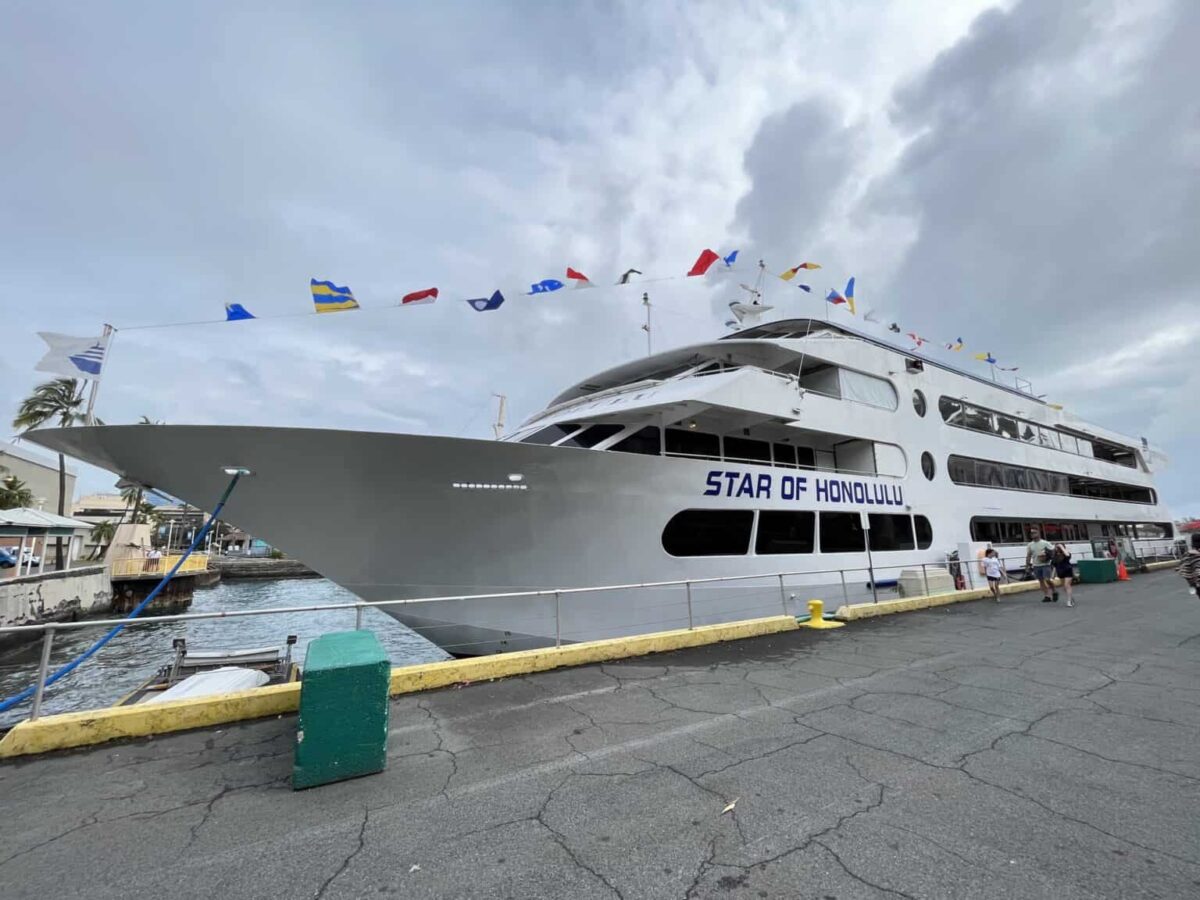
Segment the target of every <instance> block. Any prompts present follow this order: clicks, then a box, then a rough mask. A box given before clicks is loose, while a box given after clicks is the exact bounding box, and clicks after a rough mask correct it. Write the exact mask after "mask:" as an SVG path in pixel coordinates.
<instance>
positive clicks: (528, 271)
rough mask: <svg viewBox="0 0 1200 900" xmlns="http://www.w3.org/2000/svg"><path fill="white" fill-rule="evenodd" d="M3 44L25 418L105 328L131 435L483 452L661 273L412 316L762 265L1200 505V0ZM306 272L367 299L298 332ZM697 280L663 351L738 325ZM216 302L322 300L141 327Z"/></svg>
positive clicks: (9, 288) (6, 195)
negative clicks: (39, 371) (961, 356)
mask: <svg viewBox="0 0 1200 900" xmlns="http://www.w3.org/2000/svg"><path fill="white" fill-rule="evenodd" d="M0 33H3V34H4V35H5V36H6V41H5V52H4V53H3V54H0V83H2V84H3V85H4V86H5V88H4V90H3V91H2V92H0V115H2V116H3V121H4V122H5V139H4V140H3V141H0V297H3V298H5V299H4V301H3V309H4V316H3V325H2V327H3V330H4V340H3V342H0V384H3V385H4V386H5V388H6V390H5V391H4V395H5V399H3V400H0V414H2V415H3V417H4V421H6V422H7V421H9V420H10V419H11V416H12V413H13V412H15V409H16V405H17V402H18V400H19V398H20V397H21V396H23V395H24V394H25V393H26V392H27V391H28V389H29V388H30V387H32V385H33V384H34V383H36V381H37V380H38V376H37V375H35V373H33V371H32V367H33V365H34V363H35V362H36V361H37V359H38V358H39V356H40V355H41V352H42V347H41V343H40V341H39V340H38V339H37V338H36V337H35V336H34V332H36V331H39V330H50V331H61V332H66V333H74V334H80V335H86V334H91V333H96V332H98V331H99V328H100V326H101V324H102V323H104V322H110V323H112V324H114V325H116V326H117V327H118V328H119V329H120V331H119V334H118V337H117V339H116V343H115V345H114V348H113V356H112V359H111V363H110V368H109V371H108V373H107V377H106V381H105V384H104V389H103V391H102V394H101V399H100V404H99V413H100V414H101V416H103V417H104V418H105V419H106V420H107V421H109V422H123V421H134V420H136V419H137V418H138V417H139V416H141V415H143V414H145V415H149V416H151V417H152V418H155V419H163V420H167V421H169V422H225V423H262V424H289V425H320V426H333V427H353V428H363V429H382V430H402V431H415V432H420V433H440V434H451V435H465V436H478V437H482V436H486V435H488V434H489V433H490V429H489V422H490V419H491V416H492V414H493V412H492V406H491V404H492V403H493V402H494V401H492V399H491V395H492V394H493V393H505V394H507V395H508V397H509V403H510V425H511V424H514V423H515V422H516V421H519V420H520V419H523V418H524V417H525V416H527V415H529V414H531V413H533V412H535V411H536V410H537V409H538V408H539V407H540V406H542V405H544V404H545V402H546V401H547V400H548V399H549V398H550V397H551V396H553V395H554V394H555V393H557V391H558V390H559V389H561V388H562V387H564V386H566V385H567V384H570V383H573V382H574V381H576V380H578V379H580V378H582V377H584V376H586V375H588V374H589V373H591V372H593V371H596V370H599V369H602V368H606V367H608V366H610V365H614V364H616V363H618V362H620V361H623V360H626V359H629V358H632V357H635V356H637V355H639V354H641V353H643V352H644V347H645V335H644V334H643V333H642V332H641V331H640V330H639V326H640V324H641V322H642V316H643V311H642V308H641V305H640V289H638V290H633V291H628V290H627V291H618V290H608V289H606V290H598V291H594V292H591V293H589V294H586V295H580V294H573V295H565V294H563V293H560V294H554V295H551V296H548V297H539V298H530V297H513V298H510V300H509V302H508V303H507V304H506V305H505V306H504V307H503V308H502V309H501V310H499V311H498V312H495V313H488V314H480V313H475V312H472V311H471V310H470V309H469V308H467V307H466V305H465V304H461V303H457V304H450V303H446V302H442V303H438V304H435V305H433V306H425V307H419V308H410V309H406V310H398V309H394V308H392V309H389V308H388V307H389V306H390V305H394V304H395V302H396V300H397V298H398V297H399V296H400V295H402V294H404V293H406V292H408V291H411V290H416V289H420V288H425V287H430V286H433V285H436V286H438V287H439V288H440V289H441V290H442V291H443V293H445V294H451V295H453V294H458V295H460V296H461V295H467V296H479V295H484V294H488V293H490V292H491V291H492V290H493V289H494V288H495V287H497V286H505V285H521V284H524V285H528V284H529V283H530V282H532V281H537V280H539V279H541V278H545V277H550V276H555V275H558V276H560V277H561V274H562V271H563V269H564V267H565V266H566V265H573V266H575V267H576V268H579V269H582V270H583V271H584V272H586V273H588V274H589V275H591V276H592V277H593V278H594V279H595V280H596V281H612V280H614V277H613V276H614V275H615V274H617V273H620V272H621V271H623V270H624V269H626V268H629V267H636V268H638V269H641V270H642V271H643V272H645V273H646V274H647V276H650V275H676V274H681V273H682V272H683V271H685V270H686V268H687V267H688V266H689V265H690V264H691V262H692V260H693V259H694V258H695V256H696V254H697V252H698V250H699V249H700V248H702V247H705V246H712V247H714V248H715V249H718V250H722V251H727V250H729V249H732V248H734V247H740V248H741V249H742V255H743V257H744V258H746V259H747V260H748V261H750V262H753V261H754V260H756V259H757V258H759V257H762V258H763V259H765V260H766V261H767V263H768V266H769V267H770V268H771V269H772V270H775V271H781V270H782V269H783V268H785V267H787V266H789V265H792V264H794V263H796V262H799V261H800V260H801V259H804V258H809V259H817V260H820V261H821V262H823V263H824V265H825V268H824V269H823V270H822V271H821V272H820V273H817V274H818V275H819V276H821V277H819V278H816V279H814V287H816V288H818V290H819V291H823V290H824V289H825V288H827V287H828V286H830V284H834V283H837V284H841V283H842V282H843V281H844V280H845V277H846V276H847V275H849V274H854V275H856V276H857V278H858V284H859V289H858V293H859V295H860V297H862V298H863V299H862V301H860V302H863V303H865V304H866V305H875V306H880V307H884V308H886V309H888V310H891V311H895V312H896V314H897V315H898V316H900V317H901V318H902V321H904V322H905V323H906V324H908V325H910V326H911V327H913V328H914V329H915V330H917V331H920V332H922V333H923V334H925V335H927V336H929V337H931V338H934V339H938V338H941V339H943V340H946V339H951V338H953V337H957V336H958V335H962V336H963V338H964V339H965V340H966V341H967V343H968V344H969V345H971V346H973V347H976V348H979V349H987V350H990V351H992V352H993V353H994V354H996V356H997V357H1000V358H1001V359H1002V360H1003V361H1004V362H1006V363H1011V364H1013V365H1020V366H1021V372H1022V374H1028V376H1029V377H1030V378H1031V379H1032V381H1033V383H1034V386H1035V388H1036V390H1037V391H1038V392H1039V393H1042V392H1046V393H1048V394H1049V395H1050V397H1051V399H1053V400H1056V401H1058V402H1061V403H1064V404H1065V405H1066V406H1067V407H1068V408H1069V409H1071V410H1073V411H1075V412H1078V413H1079V414H1081V415H1083V416H1084V417H1085V418H1089V419H1092V420H1094V421H1096V422H1098V423H1101V424H1103V425H1106V426H1109V427H1113V428H1116V429H1118V430H1121V431H1124V432H1127V433H1130V434H1133V435H1146V436H1147V437H1148V438H1149V439H1150V440H1151V441H1153V442H1155V443H1156V444H1159V445H1161V446H1162V447H1164V448H1165V450H1166V451H1167V452H1168V454H1169V455H1170V456H1171V457H1172V466H1171V469H1170V470H1169V471H1168V472H1167V473H1165V474H1163V475H1162V476H1161V481H1160V484H1161V488H1162V493H1163V495H1164V497H1165V499H1166V500H1167V502H1169V503H1170V504H1171V505H1172V507H1173V509H1174V511H1175V512H1176V513H1177V514H1182V513H1189V514H1200V480H1198V479H1197V478H1196V477H1195V472H1196V466H1197V462H1200V452H1198V451H1197V438H1200V415H1198V414H1197V409H1196V398H1197V397H1200V365H1197V363H1198V361H1200V360H1198V354H1197V349H1198V348H1200V268H1198V267H1197V260H1196V256H1197V251H1198V250H1200V93H1198V92H1197V90H1196V85H1197V84H1198V83H1200V63H1198V62H1197V57H1196V51H1195V47H1196V45H1197V42H1198V41H1200V4H1197V3H1195V2H1189V0H1174V2H1172V0H1139V2H1136V3H1134V2H1126V3H1122V2H1109V0H1098V2H1090V3H1087V2H1079V0H1071V2H1056V0H1036V2H1035V0H1018V2H1015V3H1011V2H1010V3H1001V4H998V5H997V4H993V3H987V2H980V3H976V2H971V0H960V2H956V3H953V4H946V3H935V2H928V3H920V2H884V0H881V2H874V3H859V4H845V3H836V2H832V0H822V2H797V3H757V2H753V0H745V2H741V3H729V2H722V3H711V4H709V3H702V2H683V0H681V2H650V3H642V2H632V0H631V2H628V3H620V2H613V3H571V4H557V3H534V2H518V3H510V4H503V5H502V4H498V3H490V2H488V3H484V2H477V3H459V2H447V3H439V4H425V5H417V4H395V3H384V2H379V3H352V2H346V3H338V4H333V3H321V4H316V3H313V4H306V3H303V2H298V0H297V2H288V3H273V4H254V3H245V2H242V3H230V4H222V3H215V2H206V3H194V4H193V3H183V2H177V3H170V4H157V3H133V2H128V3H112V2H110V3H102V4H101V3H96V4H84V5H80V4H66V3H54V2H46V0H38V2H28V3H26V2H21V0H15V2H14V0H8V2H6V3H4V4H3V5H0ZM310 276H315V277H317V278H328V279H332V280H335V281H337V282H338V283H340V284H349V285H350V286H351V287H352V288H353V289H354V291H355V294H356V295H357V296H358V298H359V299H360V302H361V303H362V304H363V307H364V309H363V310H361V311H359V312H354V313H345V314H340V315H336V316H311V315H309V316H306V315H303V313H306V312H307V311H308V310H309V309H310V305H309V303H310V301H309V297H308V279H309V277H310ZM695 281H696V280H695V279H693V280H692V281H691V283H689V282H686V281H663V282H655V283H653V284H650V285H648V286H647V289H649V290H650V291H651V295H652V300H653V302H654V304H655V310H656V322H655V344H656V349H661V348H666V347H669V346H673V345H679V344H683V343H688V342H692V341H697V340H703V339H707V338H710V337H712V336H714V335H718V334H721V333H723V332H724V328H723V325H722V322H723V320H724V319H725V318H726V316H725V315H723V311H724V310H725V304H726V303H727V302H728V301H729V300H730V299H733V296H734V295H733V293H731V288H732V287H733V286H732V285H731V284H724V285H722V284H713V283H712V282H709V283H708V284H704V285H698V284H696V283H694V282H695ZM776 290H777V291H778V292H779V293H778V294H777V295H776V296H774V297H773V298H772V299H773V300H774V301H775V302H776V303H778V304H779V305H780V307H781V309H783V310H784V311H786V312H787V313H789V314H805V313H812V314H816V315H823V314H824V310H823V309H822V304H821V303H820V302H819V301H818V300H814V299H810V300H808V301H807V304H806V302H805V299H804V298H803V296H802V295H800V294H799V292H798V291H791V292H785V291H784V290H783V289H782V288H777V289H776ZM228 300H236V301H239V302H241V303H243V304H244V305H246V306H247V307H249V308H250V309H251V310H253V311H254V312H255V313H257V314H259V315H262V316H275V315H280V316H282V315H286V314H293V313H294V314H297V315H294V316H292V317H287V318H281V319H278V320H273V321H260V322H253V323H243V324H234V325H225V324H209V325H193V326H187V327H167V328H149V329H137V328H135V327H133V326H139V325H154V324H164V323H175V322H192V321H203V320H209V319H213V318H219V317H220V316H221V314H222V305H223V304H224V302H226V301H228ZM111 484H112V477H111V476H110V475H106V474H104V473H100V472H97V471H95V470H88V471H85V473H84V477H83V478H82V482H81V488H82V489H84V490H101V489H108V488H110V487H111Z"/></svg>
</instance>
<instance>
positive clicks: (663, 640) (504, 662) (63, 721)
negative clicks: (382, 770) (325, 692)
mask: <svg viewBox="0 0 1200 900" xmlns="http://www.w3.org/2000/svg"><path fill="white" fill-rule="evenodd" d="M796 628H797V624H796V619H795V617H794V616H771V617H769V618H765V619H747V620H745V621H742V622H728V623H725V624H722V625H701V626H699V627H698V628H694V629H690V630H689V629H686V628H684V629H679V630H677V631H660V632H656V633H654V634H641V635H635V636H632V637H623V638H609V639H607V640H602V641H587V642H585V643H578V644H567V645H565V646H563V647H548V648H545V649H540V650H521V651H518V652H516V653H503V654H497V655H495V656H480V657H475V658H474V659H450V660H446V661H445V662H436V663H425V664H422V665H416V666H404V667H401V668H396V669H392V676H391V683H390V692H391V694H392V696H395V695H397V694H408V693H412V692H415V691H426V690H430V689H432V688H438V687H445V686H446V685H449V684H459V683H461V682H464V681H487V680H490V679H493V678H504V677H507V676H510V675H525V674H528V673H530V672H544V671H547V670H549V669H557V668H561V667H563V666H582V665H586V664H588V663H596V662H604V661H606V660H612V659H625V658H627V657H631V656H643V655H645V654H647V653H663V652H665V651H668V650H681V649H683V648H685V647H698V646H701V645H703V644H715V643H719V642H721V641H733V640H738V639H740V638H749V637H758V636H760V635H764V634H775V633H778V632H782V631H795V630H796ZM299 705H300V683H299V682H292V683H290V684H278V685H271V686H269V687H263V688H255V689H253V690H249V691H237V692H234V693H230V694H222V695H220V696H217V697H200V698H196V699H193V700H173V701H167V702H164V703H154V704H151V705H149V706H118V707H108V708H105V709H95V710H88V711H86V712H76V713H63V714H62V715H57V716H43V717H42V718H40V719H37V720H36V721H33V722H30V721H28V720H26V721H24V722H21V723H19V724H17V725H16V726H15V727H14V728H13V729H12V730H11V731H9V732H8V734H6V735H5V736H4V738H3V739H0V759H5V758H11V757H14V756H26V755H29V754H34V753H48V752H50V751H52V750H66V749H69V748H71V747H85V746H90V745H92V744H103V743H106V742H107V741H115V740H121V739H123V738H134V737H146V736H148V735H155V734H167V733H169V732H172V731H189V730H191V729H193V728H207V727H210V726H213V725H222V724H225V723H228V722H239V721H242V720H245V719H259V718H265V717H267V716H276V715H280V714H281V713H287V712H295V711H296V710H297V709H298V708H299Z"/></svg>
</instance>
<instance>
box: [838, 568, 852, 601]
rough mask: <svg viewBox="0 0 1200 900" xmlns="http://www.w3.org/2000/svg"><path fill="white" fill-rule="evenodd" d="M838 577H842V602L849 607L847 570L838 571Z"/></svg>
mask: <svg viewBox="0 0 1200 900" xmlns="http://www.w3.org/2000/svg"><path fill="white" fill-rule="evenodd" d="M838 575H840V576H841V577H842V602H843V603H845V604H846V605H847V606H849V605H850V592H849V591H847V590H846V570H845V569H838Z"/></svg>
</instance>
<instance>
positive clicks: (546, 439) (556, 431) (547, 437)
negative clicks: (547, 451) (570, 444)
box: [521, 425, 579, 444]
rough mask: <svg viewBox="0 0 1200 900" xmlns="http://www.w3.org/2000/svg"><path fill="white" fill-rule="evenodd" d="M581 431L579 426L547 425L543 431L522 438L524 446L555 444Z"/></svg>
mask: <svg viewBox="0 0 1200 900" xmlns="http://www.w3.org/2000/svg"><path fill="white" fill-rule="evenodd" d="M578 430H579V426H578V425H547V426H546V427H545V428H543V429H542V430H541V431H535V432H534V433H533V434H531V435H529V437H526V438H521V443H522V444H553V443H554V442H555V441H557V440H559V439H560V438H564V437H566V436H567V435H568V434H574V433H575V432H576V431H578Z"/></svg>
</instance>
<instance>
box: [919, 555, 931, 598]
mask: <svg viewBox="0 0 1200 900" xmlns="http://www.w3.org/2000/svg"><path fill="white" fill-rule="evenodd" d="M921 580H922V581H924V582H925V596H926V597H928V596H929V573H928V572H926V571H925V563H921Z"/></svg>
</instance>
